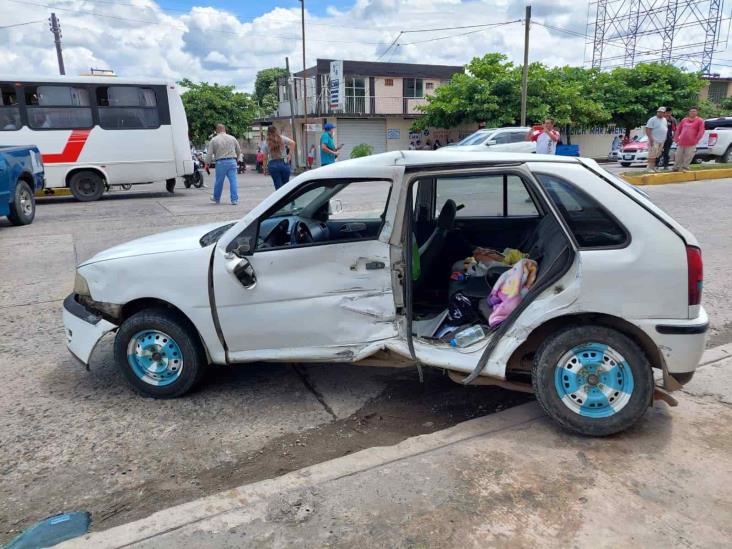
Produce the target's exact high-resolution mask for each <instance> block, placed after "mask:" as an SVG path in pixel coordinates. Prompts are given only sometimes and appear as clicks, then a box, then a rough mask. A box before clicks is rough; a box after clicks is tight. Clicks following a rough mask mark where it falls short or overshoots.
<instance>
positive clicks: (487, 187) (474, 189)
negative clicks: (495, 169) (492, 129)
mask: <svg viewBox="0 0 732 549" xmlns="http://www.w3.org/2000/svg"><path fill="white" fill-rule="evenodd" d="M504 178H505V183H506V212H504V208H503V207H504V204H503V193H504ZM448 199H452V200H454V201H455V203H456V204H457V205H458V206H460V205H462V206H463V208H461V209H460V210H458V212H457V217H458V218H461V217H503V216H504V215H509V216H525V215H534V216H535V215H539V212H538V210H537V208H536V206H535V205H534V202H533V200H532V198H531V196H530V195H529V193H528V191H527V190H526V186H525V185H524V182H523V180H522V179H521V178H520V177H519V176H517V175H512V174H505V175H504V174H490V175H476V176H467V177H447V176H446V177H437V188H436V197H435V217H438V216H439V215H440V210H441V209H442V206H443V205H444V204H445V202H446V201H447V200H448Z"/></svg>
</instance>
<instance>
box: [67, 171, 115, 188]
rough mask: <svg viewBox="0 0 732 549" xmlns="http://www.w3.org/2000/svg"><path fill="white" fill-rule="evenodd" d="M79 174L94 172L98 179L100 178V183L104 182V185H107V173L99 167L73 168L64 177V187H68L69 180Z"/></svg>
mask: <svg viewBox="0 0 732 549" xmlns="http://www.w3.org/2000/svg"><path fill="white" fill-rule="evenodd" d="M79 172H95V173H96V174H97V175H98V176H99V177H101V178H102V181H103V182H104V184H105V185H109V180H108V179H107V172H105V171H104V170H103V169H102V168H100V167H99V166H74V167H73V168H71V169H70V170H69V171H67V172H66V175H65V176H64V184H65V186H66V187H68V186H69V185H70V182H71V178H72V177H73V176H74V175H75V174H77V173H79Z"/></svg>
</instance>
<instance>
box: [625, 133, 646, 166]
mask: <svg viewBox="0 0 732 549" xmlns="http://www.w3.org/2000/svg"><path fill="white" fill-rule="evenodd" d="M631 164H644V165H645V164H648V136H647V135H643V136H641V137H640V138H638V140H637V141H631V142H630V143H628V144H627V145H626V146H625V147H623V149H622V151H621V153H620V165H621V166H624V167H628V166H630V165H631Z"/></svg>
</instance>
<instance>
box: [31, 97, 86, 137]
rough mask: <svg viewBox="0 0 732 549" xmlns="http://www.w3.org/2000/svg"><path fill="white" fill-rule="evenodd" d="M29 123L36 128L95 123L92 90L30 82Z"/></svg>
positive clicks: (55, 127)
mask: <svg viewBox="0 0 732 549" xmlns="http://www.w3.org/2000/svg"><path fill="white" fill-rule="evenodd" d="M25 101H26V105H28V125H29V126H30V127H31V128H33V129H34V130H44V129H55V130H73V129H82V128H91V127H92V125H93V120H92V110H91V103H90V100H89V90H87V89H86V88H82V87H76V86H28V87H26V88H25Z"/></svg>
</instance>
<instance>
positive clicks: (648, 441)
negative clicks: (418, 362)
mask: <svg viewBox="0 0 732 549" xmlns="http://www.w3.org/2000/svg"><path fill="white" fill-rule="evenodd" d="M723 355H724V353H722V356H723ZM731 395H732V358H721V357H720V359H719V360H718V361H717V362H714V363H711V364H708V365H707V366H705V367H703V368H701V369H700V370H699V371H698V372H697V375H696V377H695V378H694V380H693V381H692V382H691V383H690V384H689V385H688V386H687V387H686V388H685V389H684V391H682V392H679V393H676V396H677V398H678V400H679V406H678V407H677V408H673V409H671V408H668V407H667V406H666V405H665V404H663V403H657V404H656V405H655V406H654V408H653V409H651V410H649V412H648V414H647V415H646V416H645V418H644V419H643V420H642V421H641V422H640V424H639V425H638V426H637V427H636V428H634V429H632V430H630V431H629V432H626V433H624V434H621V435H618V436H615V437H610V438H606V439H589V438H579V437H575V436H571V435H568V434H566V433H564V432H562V431H560V430H559V429H557V428H556V427H555V425H554V424H553V423H552V422H551V421H550V420H549V419H547V418H546V417H545V416H544V414H543V413H542V412H541V410H540V409H539V407H538V406H537V405H536V404H534V403H532V404H526V405H523V406H519V407H517V408H513V409H510V410H508V411H506V412H501V413H497V414H493V415H489V416H486V417H483V418H480V419H476V420H472V421H468V422H465V423H462V424H460V425H457V426H455V427H453V428H451V429H447V430H444V431H440V432H437V433H433V434H430V435H425V436H421V437H415V438H412V439H409V440H406V441H404V442H403V443H401V444H399V445H396V446H392V447H386V448H371V449H369V450H365V451H362V452H359V453H357V454H353V455H350V456H346V457H343V458H340V459H337V460H334V461H330V462H325V463H321V464H319V465H315V466H313V467H308V468H306V469H302V470H300V471H296V472H293V473H290V474H288V475H285V476H282V477H279V478H275V479H271V480H267V481H263V482H258V483H255V484H250V485H246V486H242V487H240V488H238V489H235V490H231V491H228V492H224V493H221V494H218V495H215V496H211V497H207V498H203V499H200V500H197V501H193V502H191V503H188V504H184V505H180V506H178V507H174V508H171V509H167V510H164V511H161V512H159V513H156V514H154V515H152V516H151V517H148V518H147V519H144V520H139V521H136V522H133V523H130V524H126V525H123V526H119V527H116V528H112V529H110V530H107V531H103V532H98V533H93V534H90V535H87V536H85V537H84V538H78V539H76V540H72V541H71V542H67V543H66V544H65V545H64V547H127V546H134V547H155V548H166V547H170V548H179V547H243V546H255V547H259V546H266V547H272V546H274V547H325V546H328V547H331V546H333V547H427V546H429V547H478V546H480V547H486V546H490V547H503V546H506V547H508V546H510V547H550V546H553V547H556V546H573V547H590V546H591V547H623V546H631V545H632V546H641V547H664V548H665V547H672V546H684V547H710V546H724V545H727V546H729V544H730V540H732V493H731V492H730V486H732V396H731Z"/></svg>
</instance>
